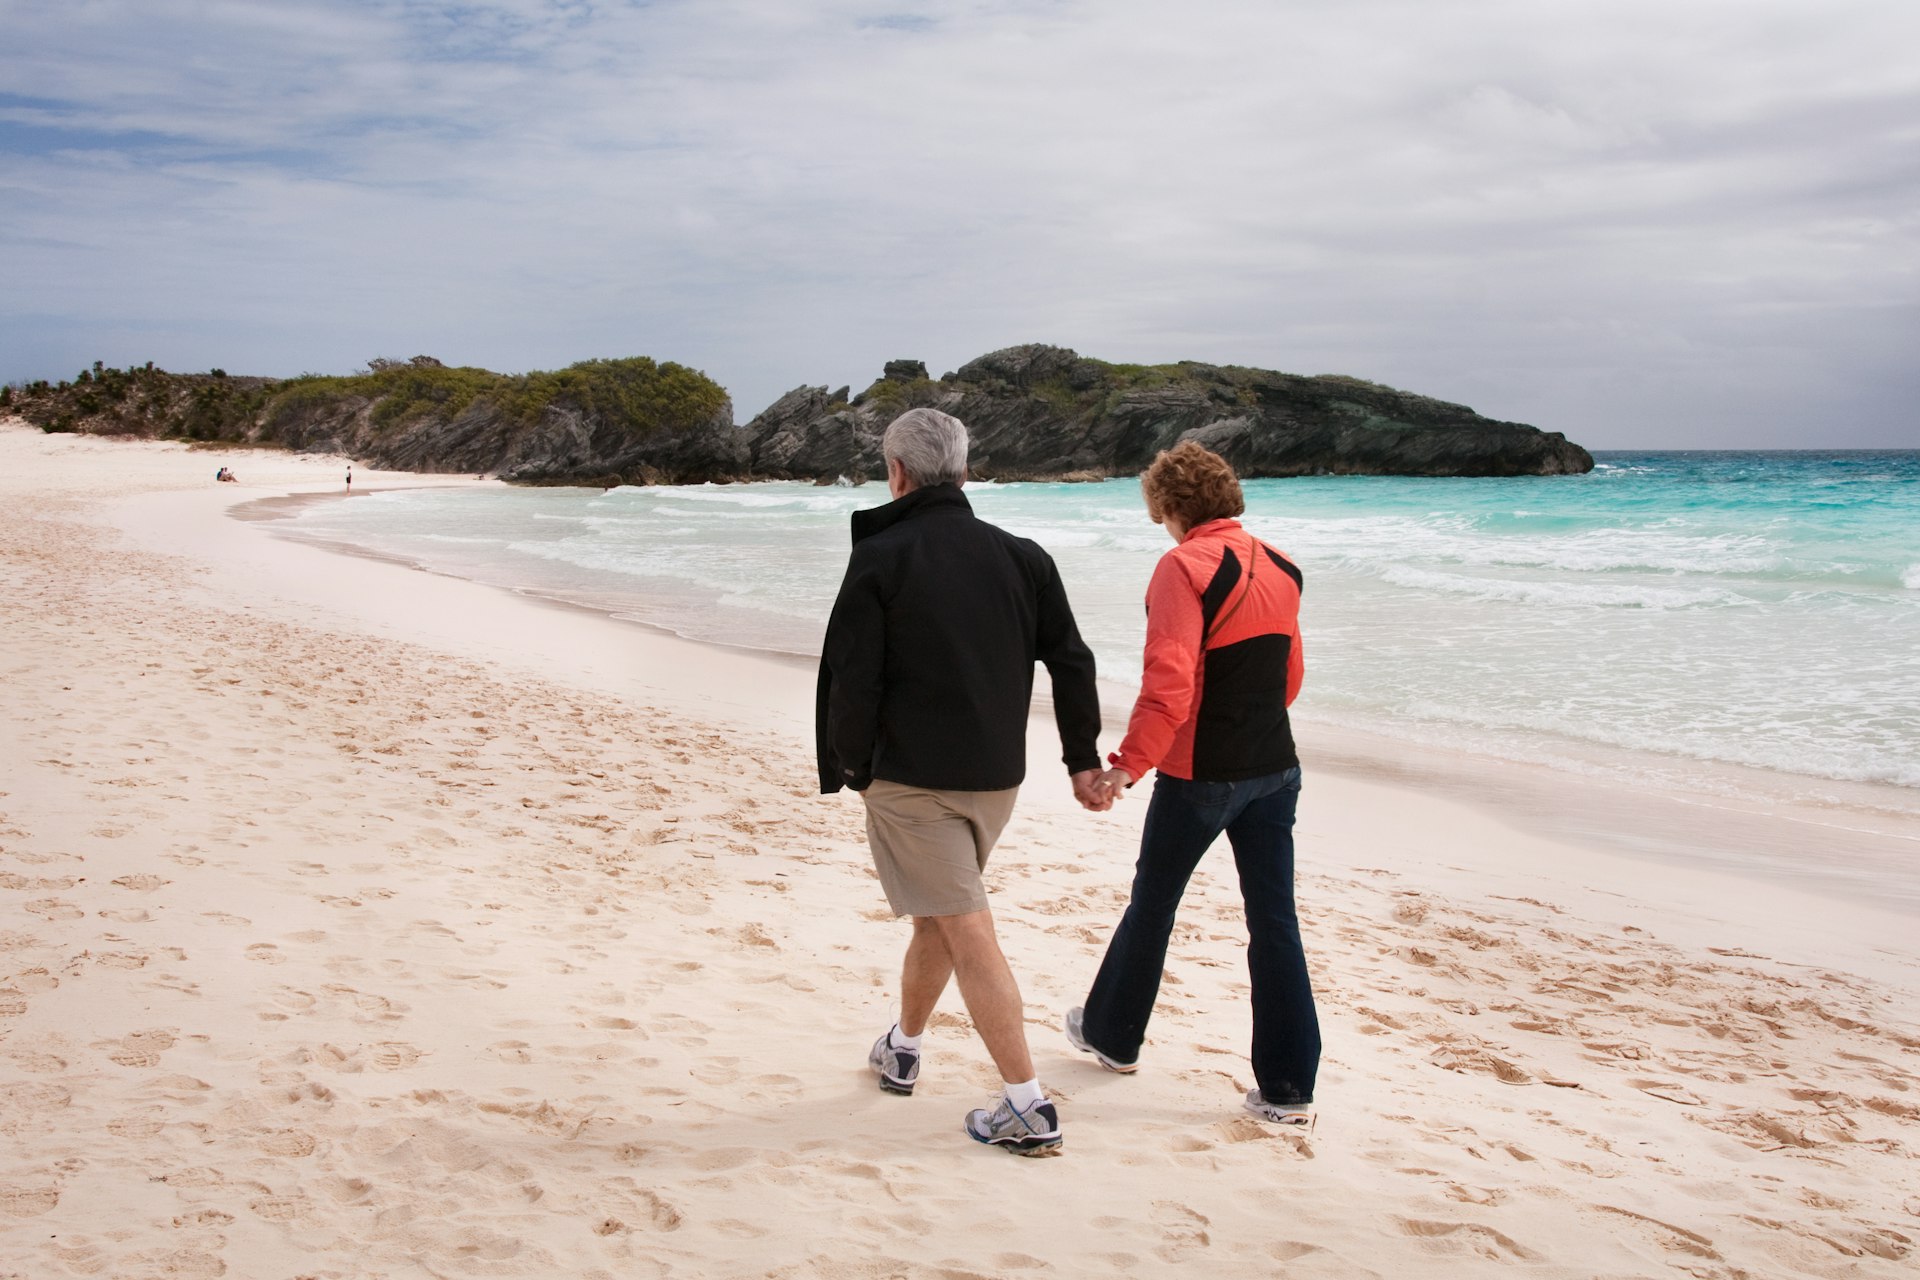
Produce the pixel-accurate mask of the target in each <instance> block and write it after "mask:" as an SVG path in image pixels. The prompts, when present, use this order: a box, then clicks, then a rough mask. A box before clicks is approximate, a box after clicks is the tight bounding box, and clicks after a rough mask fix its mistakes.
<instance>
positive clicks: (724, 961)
mask: <svg viewBox="0 0 1920 1280" xmlns="http://www.w3.org/2000/svg"><path fill="white" fill-rule="evenodd" d="M223 464H224V465H229V466H231V467H233V468H234V470H235V471H236V472H237V473H238V474H239V475H240V476H241V477H242V483H240V484H235V485H224V484H215V483H214V482H213V474H214V472H215V470H216V469H217V468H218V467H219V466H221V465H223ZM343 470H344V460H341V459H333V458H324V457H312V456H297V455H288V454H283V453H275V452H266V451H231V452H218V451H210V450H189V449H187V448H185V447H183V446H178V445H161V444H137V443H127V442H113V441H105V440H99V439H93V438H86V437H71V436H46V435H42V434H40V433H39V432H37V431H32V430H30V429H28V428H26V427H24V426H22V425H20V424H18V423H17V422H15V423H10V424H6V425H0V501H4V504H5V511H6V515H5V518H4V520H0V617H4V623H3V624H0V662H3V663H4V680H5V683H4V695H3V697H4V712H5V714H4V715H3V716H0V1277H32V1278H34V1280H40V1278H42V1277H65V1276H103V1277H116V1278H120V1277H126V1278H129V1280H135V1278H144V1277H182V1278H198V1277H217V1276H235V1277H248V1278H253V1277H261V1278H267V1277H273V1278H285V1280H292V1278H293V1277H314V1278H318V1277H329V1278H331V1277H459V1276H521V1277H542V1278H544V1277H575V1276H578V1277H608V1278H611V1277H622V1278H626V1277H647V1276H674V1277H698V1276H763V1275H766V1276H780V1277H808V1276H820V1277H891V1276H944V1277H955V1278H959V1277H976V1276H1088V1277H1093V1276H1101V1277H1105V1276H1111V1275H1115V1274H1120V1275H1189V1274H1190V1275H1196V1276H1197V1275H1206V1276H1209V1277H1241V1276H1246V1277H1252V1276H1262V1277H1264V1276H1272V1275H1277V1274H1286V1275H1300V1276H1328V1277H1343V1278H1345V1277H1369V1276H1379V1277H1396V1276H1409V1275H1411V1276H1425V1275H1433V1276H1450V1275H1468V1274H1473V1275H1480V1274H1489V1273H1493V1272H1506V1271H1511V1272H1513V1273H1517V1274H1524V1275H1528V1276H1542V1277H1569V1278H1571V1277H1621V1278H1625V1277H1662V1276H1673V1275H1684V1276H1692V1277H1702V1278H1708V1277H1712V1278H1726V1280H1732V1278H1734V1277H1780V1276H1818V1277H1877V1276H1887V1277H1893V1276H1907V1275H1910V1274H1911V1273H1912V1269H1913V1267H1914V1258H1913V1250H1914V1240H1915V1238H1916V1237H1917V1236H1920V1165H1917V1164H1916V1162H1915V1157H1916V1154H1920V946H1916V944H1915V943H1914V941H1913V939H1914V937H1915V935H1916V933H1917V932H1920V930H1916V928H1915V918H1914V916H1913V915H1911V914H1907V913H1903V912H1902V911H1898V910H1887V909H1882V908H1880V907H1877V906H1875V905H1874V904H1873V903H1872V902H1869V901H1863V900H1861V898H1860V897H1859V896H1857V895H1856V896H1853V897H1845V896H1840V895H1826V894H1821V893H1816V892H1811V891H1809V890H1808V889H1807V888H1806V887H1805V886H1803V885H1798V884H1796V883H1794V882H1792V881H1791V880H1789V879H1783V878H1780V877H1777V876H1776V877H1773V878H1761V877H1746V876H1741V875H1738V874H1735V873H1733V872H1731V871H1728V870H1726V869H1725V868H1724V867H1723V866H1720V865H1709V864H1707V863H1704V862H1701V863H1695V864H1688V865H1681V864H1677V863H1675V864H1665V863H1661V862H1659V861H1657V860H1650V859H1635V858H1631V857H1627V856H1623V855H1622V854H1621V853H1620V852H1618V851H1617V848H1610V847H1607V846H1606V845H1605V844H1604V842H1589V843H1581V842H1579V841H1577V840H1574V839H1571V838H1562V837H1557V836H1555V835H1554V834H1552V833H1551V832H1543V831H1542V830H1541V829H1540V828H1538V827H1534V826H1528V825H1525V824H1518V823H1514V822H1511V821H1508V820H1507V818H1506V816H1505V815H1503V814H1501V813H1500V812H1499V811H1497V810H1496V809H1493V808H1488V807H1484V806H1480V805H1476V804H1473V803H1465V802H1462V801H1461V800H1459V799H1457V798H1454V797H1453V796H1452V794H1451V793H1449V792H1445V791H1438V790H1435V789H1432V788H1430V787H1429V788H1422V787H1419V786H1409V785H1404V784H1403V783H1397V782H1396V781H1394V780H1393V779H1392V778H1389V777H1385V776H1376V777H1368V776H1365V775H1364V774H1361V773H1349V772H1337V773H1336V772H1333V771H1325V772H1320V773H1316V772H1314V771H1313V764H1312V754H1311V747H1312V743H1311V741H1310V740H1309V741H1308V743H1307V744H1306V745H1307V747H1308V751H1307V756H1308V775H1307V782H1306V788H1305V792H1304V794H1303V798H1302V802H1301V825H1300V829H1299V846H1300V866H1301V868H1302V873H1301V881H1300V899H1301V903H1302V912H1303V924H1304V931H1305V934H1306V939H1307V948H1308V954H1309V958H1310V960H1311V961H1312V963H1313V966H1314V979H1315V984H1316V989H1317V993H1318V998H1319V1001H1320V1007H1321V1015H1322V1018H1323V1021H1324V1028H1325V1035H1326V1043H1327V1050H1326V1059H1325V1064H1324V1067H1323V1070H1322V1075H1321V1084H1320V1091H1319V1098H1318V1107H1319V1113H1320V1114H1319V1120H1318V1125H1317V1127H1316V1128H1315V1129H1314V1130H1313V1131H1312V1132H1311V1133H1310V1134H1296V1133H1289V1132H1284V1131H1278V1130H1275V1129H1273V1128H1269V1127H1267V1126H1264V1125H1262V1124H1260V1123H1259V1122H1257V1121H1255V1120H1253V1119H1252V1118H1251V1117H1249V1116H1247V1115H1245V1114H1244V1113H1243V1112H1242V1111H1241V1110H1240V1099H1241V1096H1242V1095H1243V1094H1244V1092H1245V1090H1246V1089H1247V1088H1248V1087H1249V1085H1250V1084H1251V1083H1252V1081H1251V1077H1250V1072H1249V1069H1248V1065H1247V1061H1246V1056H1245V1054H1246V1041H1247V1035H1248V1017H1249V1015H1248V1012H1247V1002H1246V998H1245V996H1246V985H1245V983H1246V974H1245V964H1244V957H1243V955H1242V952H1243V950H1244V947H1245V932H1244V929H1243V927H1242V924H1241V921H1240V914H1239V907H1238V901H1237V891H1236V888H1235V884H1234V880H1233V876H1232V871H1231V864H1230V862H1229V861H1228V860H1227V859H1225V858H1224V857H1223V856H1221V851H1216V852H1215V854H1214V855H1212V856H1211V857H1210V858H1209V859H1208V861H1207V862H1205V863H1203V865H1202V869H1201V872H1200V874H1199V875H1198V877H1197V878H1196V881H1195V884H1194V887H1193V889H1192V891H1191V892H1190V894H1189V896H1188V899H1187V905H1186V907H1185V909H1184V911H1183V914H1182V918H1181V923H1180V925H1179V926H1178V928H1177V930H1176V933H1175V942H1174V948H1173V951H1172V954H1171V957H1170V961H1169V971H1168V976H1167V979H1166V985H1165V987H1164V988H1163V991H1162V999H1161V1003H1160V1005H1159V1007H1158V1009H1157V1012H1156V1020H1155V1022H1154V1024H1153V1026H1152V1028H1150V1031H1149V1041H1148V1046H1147V1050H1146V1053H1145V1055H1144V1058H1143V1066H1142V1069H1141V1071H1140V1072H1139V1074H1138V1075H1136V1076H1131V1077H1121V1076H1116V1075H1113V1074H1109V1073H1105V1072H1103V1071H1101V1070H1100V1069H1099V1067H1098V1066H1097V1064H1095V1063H1094V1062H1093V1061H1092V1060H1091V1059H1090V1058H1085V1057H1082V1056H1081V1055H1078V1054H1076V1053H1074V1052H1073V1051H1072V1050H1071V1048H1070V1047H1069V1046H1068V1045H1067V1044H1066V1042H1065V1039H1064V1037H1063V1036H1062V1035H1061V1034H1060V1032H1059V1018H1060V1014H1061V1012H1062V1011H1063V1010H1064V1009H1065V1008H1066V1007H1067V1006H1069V1005H1071V1004H1075V1003H1078V1002H1079V1000H1080V998H1081V996H1082V995H1083V994H1084V991H1085V988H1086V984H1087V983H1088V981H1089V980H1090V978H1091V976H1092V974H1093V971H1094V969H1095V966H1096V965H1097V962H1098V959H1099V956H1100V953H1101V949H1102V947H1103V945H1104V943H1105V940H1106V938H1107V935H1108V933H1109V931H1110V930H1111V928H1112V926H1113V924H1114V922H1115V920H1116V919H1117V917H1118V914H1119V911H1120V908H1121V906H1122V904H1123V903H1124V901H1125V894H1126V885H1127V881H1128V878H1129V875H1130V872H1131V866H1132V860H1133V851H1134V846H1135V844H1136V841H1137V837H1138V828H1139V822H1140V819H1141V816H1142V814H1143V812H1144V808H1145V805H1144V799H1143V798H1134V797H1129V799H1128V800H1127V801H1126V802H1124V803H1123V804H1122V805H1120V806H1119V807H1118V808H1116V810H1115V811H1114V812H1113V813H1111V814H1105V815H1089V814H1085V813H1083V812H1081V811H1080V810H1079V809H1077V808H1076V807H1075V806H1074V805H1073V804H1072V802H1071V798H1070V796H1069V794H1068V788H1067V783H1066V779H1065V777H1064V776H1062V775H1059V774H1058V773H1057V770H1056V767H1055V766H1053V765H1052V764H1051V763H1050V762H1051V761H1053V760H1054V759H1055V757H1056V756H1057V754H1058V750H1057V745H1053V744H1050V743H1049V741H1048V739H1049V736H1050V730H1049V729H1048V727H1047V726H1046V725H1045V724H1038V725H1036V728H1035V732H1034V737H1033V744H1032V750H1031V758H1032V759H1033V760H1034V761H1035V762H1036V764H1035V765H1034V766H1033V768H1032V770H1031V772H1030V775H1029V779H1028V782H1027V785H1026V789H1025V791H1024V793H1023V797H1022V801H1021V806H1020V809H1019V811H1018V813H1017V815H1016V817H1015V820H1014V823H1013V825H1012V826H1011V827H1010V828H1009V831H1008V833H1007V837H1006V839H1005V841H1004V843H1003V844H1002V846H1001V848H1000V849H999V851H998V852H997V853H996V855H995V861H994V864H993V866H992V868H991V869H990V873H989V883H990V886H991V888H992V890H993V892H994V894H995V912H996V915H997V918H998V920H999V924H1000V930H1001V936H1002V941H1003V943H1004V945H1005V947H1006V950H1007V952H1008V955H1009V958H1010V959H1011V961H1012V964H1013V967H1014V970H1015V972H1016V974H1017V975H1018V976H1019V978H1020V980H1021V983H1022V986H1023V992H1024V995H1025V999H1026V1002H1027V1016H1028V1022H1029V1031H1030V1037H1031V1041H1032V1044H1033V1047H1034V1051H1035V1058H1036V1061H1037V1063H1038V1065H1039V1069H1040V1073H1041V1078H1042V1080H1043V1081H1044V1083H1045V1084H1046V1085H1047V1087H1048V1089H1049V1091H1050V1092H1051V1093H1052V1094H1053V1096H1054V1097H1055V1098H1056V1100H1058V1102H1059V1104H1060V1110H1061V1115H1062V1123H1063V1127H1064V1129H1065V1132H1066V1151H1065V1156H1064V1158H1062V1159H1058V1160H1045V1161H1023V1160H1017V1159H1010V1158H1008V1157H1007V1156H1005V1155H1004V1154H1003V1153H1001V1152H998V1151H995V1150H991V1149H988V1148H985V1147H981V1146H979V1145H976V1144H974V1143H972V1142H970V1141H968V1140H967V1139H966V1137H965V1136H964V1135H963V1134H962V1132H961V1129H960V1120H961V1116H962V1114H963V1113H964V1112H965V1111H966V1110H967V1109H968V1108H969V1107H973V1106H977V1105H980V1104H981V1102H982V1101H983V1100H984V1099H985V1098H986V1096H987V1095H988V1094H989V1093H990V1092H991V1091H992V1090H993V1089H994V1088H995V1087H996V1085H997V1083H998V1082H997V1079H996V1075H995V1073H994V1071H993V1070H992V1067H991V1065H990V1063H989V1062H988V1060H987V1058H986V1055H985V1052H984V1050H983V1049H982V1047H981V1046H980V1044H979V1042H978V1040H977V1039H976V1038H974V1037H973V1036H972V1035H971V1034H970V1032H969V1029H968V1026H967V1022H966V1018H965V1015H964V1011H963V1010H962V1008H961V1006H960V1004H959V1001H958V997H957V993H952V992H950V993H949V995H948V998H947V1002H946V1004H945V1005H944V1006H943V1012H942V1013H941V1014H940V1015H938V1016H937V1018H936V1020H935V1025H934V1028H933V1030H932V1031H931V1032H930V1034H929V1037H928V1040H927V1061H926V1066H925V1070H924V1072H923V1074H922V1076H921V1081H920V1086H919V1089H918V1091H917V1092H916V1094H915V1095H914V1096H913V1097H912V1098H910V1099H902V1098H898V1097H893V1096H889V1095H885V1094H882V1093H881V1092H879V1091H878V1090H877V1089H876V1088H875V1087H874V1082H873V1078H872V1077H871V1075H869V1074H868V1072H867V1070H866V1068H865V1054H866V1050H867V1046H868V1045H869V1044H870V1043H871V1041H872V1040H873V1038H874V1037H875V1036H876V1035H878V1034H879V1033H880V1032H881V1031H883V1030H884V1029H885V1028H886V1027H887V1025H888V1023H889V1022H890V1021H891V1019H892V1016H893V1011H894V1006H893V997H892V994H891V993H892V992H893V990H894V988H895V987H896V985H897V965H898V961H899V955H900V952H901V949H902V948H903V946H904V944H905V938H906V932H907V930H906V926H905V925H904V923H902V922H899V921H896V920H894V919H893V918H892V917H891V916H890V915H889V914H888V913H887V912H886V910H885V909H884V902H883V900H882V898H881V895H880V891H879V888H878V885H877V883H876V881H875V879H874V877H873V874H872V872H871V870H870V866H869V863H868V861H867V856H866V852H865V847H864V842H863V839H862V834H861V819H860V809H859V806H858V804H857V802H856V801H855V800H853V799H852V798H851V797H848V796H838V797H821V796H818V795H816V794H815V787H814V784H813V763H812V758H811V714H812V692H813V686H812V673H811V670H810V669H808V668H807V667H806V666H804V665H797V664H795V663H792V662H786V661H779V660H775V659H771V658H766V657H761V656H757V655H755V654H752V653H748V652H739V651H729V650H725V649H718V648H712V647H703V646H698V645H694V644H691V643H687V642H684V641H681V640H677V639H675V638H673V637H670V636H666V635H662V634H658V633H655V632H651V631H648V630H646V629H644V628H641V627H638V626H635V625H632V624H626V623H621V622H618V621H615V620H612V619H608V618H604V617H601V616H598V615H596V614H593V613H590V612H587V611H583V610H578V609H572V608H564V607H560V606H556V605H552V604H549V603H545V602H542V601H539V600H535V599H529V598H526V597H522V596H516V595H513V594H510V593H507V592H503V591H497V590H492V589H489V588H485V587H481V586H478V585H476V584H473V583H469V582H464V581H461V580H457V579H452V578H446V577H439V576H435V575H431V574H426V573H422V572H418V571H415V570H413V569H410V568H408V567H406V566H403V565H398V564H393V563H388V562H384V561H379V560H374V559H369V558H366V557H358V556H348V555H342V554H339V553H338V552H336V551H330V550H327V549H325V548H320V547H314V546H306V545H301V544H298V543H295V542H291V541H288V540H286V539H283V538H279V537H276V536H274V534H273V532H272V528H271V523H270V522H263V521H247V520H235V519H233V518H232V517H231V515H230V514H229V509H230V508H231V507H233V506H235V505H237V504H240V503H244V502H248V501H253V500H258V499H264V498H272V497H277V496H280V495H286V494H300V493H307V494H340V491H341V485H340V480H341V473H342V471H343ZM432 483H452V484H475V483H484V482H476V481H473V480H466V479H458V480H456V479H443V478H435V477H419V476H403V475H390V474H381V473H377V472H370V471H362V470H360V469H358V468H356V471H355V485H354V488H355V491H356V493H358V492H359V491H361V490H363V489H368V488H378V487H381V486H392V485H402V484H405V485H415V484H432ZM342 496H344V495H342ZM1310 692H1311V676H1309V695H1310ZM1114 710H1119V709H1114ZM1111 745H1112V743H1111V741H1110V740H1109V739H1105V738H1103V740H1102V746H1103V748H1104V747H1108V746H1111ZM1038 762H1048V763H1038ZM1455 767H1456V768H1459V767H1468V766H1466V765H1462V764H1460V763H1459V762H1455ZM1569 785H1570V786H1577V785H1578V783H1577V782H1574V781H1570V782H1569ZM1642 820H1643V817H1642V815H1638V814H1636V813H1634V812H1632V811H1631V810H1630V809H1626V808H1623V809H1622V811H1621V812H1620V813H1619V814H1618V817H1617V822H1618V823H1619V824H1620V825H1621V826H1622V827H1623V828H1629V827H1631V825H1632V824H1634V823H1636V822H1639V821H1642ZM1751 820H1752V816H1751V815H1747V816H1745V817H1743V819H1742V822H1748V821H1751ZM1742 829H1743V828H1742V825H1741V823H1729V824H1727V827H1726V830H1727V837H1726V838H1727V840H1728V841H1729V842H1737V841H1738V840H1739V839H1740V832H1741V830H1742ZM1726 853H1727V858H1726V859H1725V862H1726V863H1728V864H1735V863H1737V862H1738V854H1739V848H1738V847H1737V844H1735V845H1733V846H1732V847H1729V848H1728V849H1727V850H1726Z"/></svg>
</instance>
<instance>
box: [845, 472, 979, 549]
mask: <svg viewBox="0 0 1920 1280" xmlns="http://www.w3.org/2000/svg"><path fill="white" fill-rule="evenodd" d="M941 509H958V510H960V511H965V512H967V513H969V514H971V513H972V511H973V504H972V503H970V502H968V501H967V496H966V495H965V494H963V493H961V492H960V486H959V485H957V484H951V483H948V484H931V485H927V486H925V487H923V488H919V489H915V490H914V491H913V492H912V493H910V494H908V495H907V496H906V497H904V498H896V499H894V500H893V501H892V502H889V503H887V504H886V505H885V506H883V507H867V508H865V509H863V510H860V511H856V512H854V513H853V541H854V544H855V545H856V546H857V545H859V543H860V542H861V541H863V540H864V539H867V538H871V537H872V536H873V535H874V534H876V533H879V532H881V531H882V530H885V529H891V528H892V527H893V526H894V525H896V524H899V523H900V522H901V521H902V520H911V519H912V518H913V517H915V516H917V515H922V514H924V513H926V512H928V511H937V510H941Z"/></svg>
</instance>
